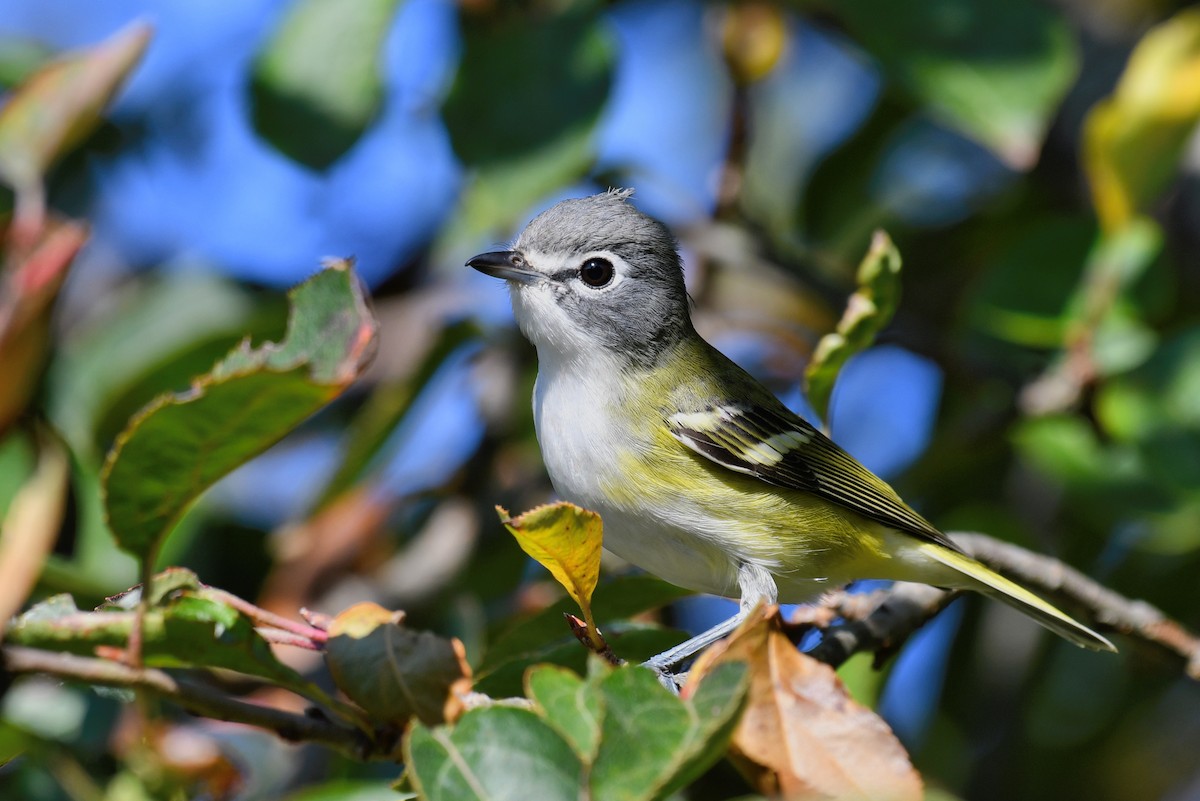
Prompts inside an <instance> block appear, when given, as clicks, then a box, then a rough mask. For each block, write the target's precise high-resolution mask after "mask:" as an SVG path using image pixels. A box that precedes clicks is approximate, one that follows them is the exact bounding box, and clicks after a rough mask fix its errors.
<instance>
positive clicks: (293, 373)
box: [102, 262, 376, 559]
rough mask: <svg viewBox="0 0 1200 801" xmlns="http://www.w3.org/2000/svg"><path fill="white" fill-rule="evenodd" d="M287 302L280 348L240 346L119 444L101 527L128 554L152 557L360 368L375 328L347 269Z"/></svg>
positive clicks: (147, 412) (138, 422)
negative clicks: (196, 508)
mask: <svg viewBox="0 0 1200 801" xmlns="http://www.w3.org/2000/svg"><path fill="white" fill-rule="evenodd" d="M289 298H290V301H291V304H292V313H291V317H290V319H289V321H288V331H287V335H286V337H285V338H284V340H283V341H282V342H281V343H279V344H266V345H263V346H262V347H259V348H256V349H253V350H252V349H251V348H250V347H249V343H248V342H243V343H242V346H241V347H240V348H238V349H236V350H234V351H233V352H232V353H230V354H229V355H228V356H227V357H226V358H225V359H224V360H223V361H221V362H219V363H218V364H217V365H216V366H215V367H214V368H213V370H212V371H211V372H210V373H209V374H207V375H205V376H201V377H200V378H198V379H196V381H195V382H194V384H193V387H192V389H191V390H190V391H188V392H185V393H181V394H174V395H164V396H162V397H160V398H159V399H157V400H156V401H154V402H152V403H151V404H150V405H149V406H147V407H146V408H145V409H143V410H142V411H141V412H140V413H139V414H138V415H136V416H135V417H134V418H133V420H131V421H130V423H129V426H128V427H127V428H126V429H125V431H124V432H123V433H122V434H121V435H120V437H118V438H117V443H116V445H115V446H114V448H113V450H112V451H111V452H110V453H109V455H108V458H107V460H106V461H105V465H104V471H103V474H102V476H103V481H104V489H105V503H106V510H107V516H108V523H109V526H110V527H111V528H112V531H113V535H114V536H115V537H116V539H117V542H118V543H119V544H120V545H121V547H122V548H124V549H125V550H127V551H130V552H131V553H133V554H135V555H137V556H139V557H140V558H142V559H147V558H149V557H152V556H153V555H154V554H155V553H156V552H157V550H158V548H159V546H160V545H161V542H162V540H163V538H164V537H165V536H166V535H167V534H168V533H169V532H170V530H171V529H172V528H173V527H174V525H175V523H176V522H177V521H178V520H179V518H180V516H181V515H182V514H183V512H184V511H185V510H186V509H187V508H188V506H189V505H190V504H191V503H192V502H193V501H194V500H195V499H196V498H197V497H198V496H199V495H200V493H202V492H203V491H204V490H206V489H207V488H208V487H210V486H211V485H212V484H213V483H214V482H216V480H217V479H219V478H221V477H222V476H224V475H226V474H227V473H229V472H230V471H232V470H233V469H234V468H236V467H238V466H239V465H241V464H243V463H245V462H246V461H248V460H249V459H251V458H253V457H254V456H257V455H258V454H259V453H261V452H262V451H264V450H266V449H267V448H268V447H270V446H271V445H273V444H274V443H275V442H278V441H279V440H280V439H281V438H282V437H283V436H284V435H285V434H287V433H288V432H289V431H291V430H292V429H293V428H295V427H296V426H297V425H299V424H300V423H301V422H303V421H304V420H305V419H306V418H307V417H309V416H310V415H311V414H313V413H314V412H315V411H317V410H318V409H320V408H321V407H322V406H324V405H325V404H326V403H328V402H329V401H330V400H332V399H333V398H334V397H336V396H337V395H338V394H340V393H341V392H342V390H344V389H345V388H346V387H347V386H348V385H349V384H350V383H351V382H352V381H353V380H354V379H355V378H356V377H357V376H358V374H359V373H360V372H361V371H362V369H363V368H364V367H365V365H366V363H367V362H368V360H369V358H370V355H371V353H372V349H373V346H374V342H375V332H376V323H375V320H374V318H373V317H372V315H371V313H370V311H369V310H368V308H367V305H366V300H365V298H364V297H363V294H362V289H361V287H360V286H359V283H358V279H357V278H356V277H355V275H354V274H353V272H352V271H351V269H350V266H349V264H348V263H347V262H340V263H337V264H335V265H334V266H331V267H329V268H327V269H325V270H323V271H321V272H320V273H318V274H317V275H315V276H314V277H313V278H311V279H309V280H308V281H306V282H305V283H304V284H301V285H300V286H299V287H297V288H296V289H294V290H292V292H291V293H289Z"/></svg>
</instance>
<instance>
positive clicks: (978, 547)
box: [950, 532, 1200, 680]
mask: <svg viewBox="0 0 1200 801" xmlns="http://www.w3.org/2000/svg"><path fill="white" fill-rule="evenodd" d="M950 536H951V537H952V538H953V539H954V541H955V542H956V543H958V544H959V545H960V546H962V548H963V550H965V551H966V552H967V553H969V554H971V555H972V556H974V557H975V558H976V559H978V560H979V561H980V562H983V563H984V564H985V565H987V566H988V567H990V568H992V569H993V570H995V571H996V572H998V573H1002V574H1003V575H1005V576H1007V577H1009V578H1011V579H1013V580H1015V581H1018V582H1020V583H1021V584H1024V585H1025V586H1027V587H1029V588H1031V589H1034V590H1040V591H1041V592H1043V593H1045V594H1047V595H1050V596H1052V597H1053V598H1054V600H1056V601H1060V602H1062V603H1064V604H1069V605H1070V606H1071V607H1072V609H1073V610H1074V609H1079V610H1083V611H1084V612H1086V617H1087V618H1088V620H1089V621H1090V622H1091V623H1093V624H1095V626H1096V627H1097V628H1101V629H1106V630H1108V631H1114V632H1117V633H1120V634H1124V635H1126V636H1129V637H1134V638H1136V639H1139V640H1144V641H1146V642H1149V643H1153V644H1154V645H1157V646H1159V647H1161V648H1164V649H1166V650H1167V651H1170V652H1171V653H1173V654H1176V655H1178V656H1181V657H1183V659H1184V661H1185V662H1186V664H1187V667H1186V670H1187V674H1188V675H1189V676H1190V677H1192V678H1193V679H1197V680H1200V637H1197V636H1196V635H1195V634H1194V633H1192V632H1190V631H1188V630H1187V629H1186V628H1184V626H1182V625H1181V624H1179V623H1178V622H1176V621H1174V620H1171V619H1170V618H1169V617H1167V616H1166V615H1165V614H1163V612H1162V611H1161V610H1160V609H1158V608H1157V607H1155V606H1152V605H1151V604H1148V603H1146V602H1145V601H1137V600H1133V599H1130V598H1126V597H1125V596H1123V595H1121V594H1120V593H1117V592H1114V591H1112V590H1110V589H1108V588H1107V587H1105V586H1103V585H1102V584H1100V583H1099V582H1097V581H1095V580H1093V579H1091V578H1088V577H1087V576H1085V575H1084V574H1083V573H1080V572H1079V571H1078V570H1076V569H1075V568H1073V567H1071V566H1069V565H1066V564H1063V563H1062V562H1060V561H1059V560H1057V559H1054V558H1052V557H1049V556H1043V555H1042V554H1038V553H1033V552H1032V551H1027V550H1025V549H1024V548H1021V547H1020V546H1017V545H1013V544H1012V543H1009V542H1003V541H1001V540H997V539H994V538H992V537H989V536H987V535H986V534H975V533H970V532H954V533H952V534H951V535H950Z"/></svg>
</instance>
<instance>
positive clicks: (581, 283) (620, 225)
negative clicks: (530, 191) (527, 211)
mask: <svg viewBox="0 0 1200 801" xmlns="http://www.w3.org/2000/svg"><path fill="white" fill-rule="evenodd" d="M629 195H630V193H629V192H628V191H620V192H607V193H605V194H600V195H592V196H591V197H585V198H578V199H575V200H564V201H563V202H561V203H558V204H557V205H555V206H553V207H552V208H550V209H548V210H547V211H545V212H542V213H541V214H540V215H538V216H537V217H536V218H534V220H533V221H532V222H531V223H529V225H528V226H527V227H526V228H525V230H524V231H523V232H522V233H521V235H520V237H518V239H517V242H516V244H515V245H514V246H513V249H512V250H506V251H497V252H494V253H485V254H483V255H480V256H476V257H475V258H473V259H471V260H470V261H469V262H467V263H468V264H469V265H470V266H471V267H474V268H475V269H477V270H480V271H481V272H484V273H487V274H488V275H493V276H496V277H497V278H504V279H506V280H507V281H508V282H509V287H510V289H511V290H512V296H513V311H514V313H515V314H516V317H517V322H518V323H519V324H520V326H521V330H522V331H523V332H524V333H525V336H527V337H528V338H529V339H530V341H532V342H533V343H534V345H536V346H537V347H538V353H539V359H545V358H547V357H565V358H569V359H570V358H587V357H595V356H598V355H601V353H602V352H603V353H607V354H609V355H612V356H614V357H618V358H625V359H626V360H628V361H631V362H634V363H637V364H641V365H645V366H649V365H651V364H653V363H654V362H655V360H656V359H657V358H658V357H659V356H660V355H661V354H662V353H664V352H665V351H667V350H668V349H669V348H670V347H671V346H672V345H674V344H675V343H677V342H678V341H679V340H680V339H681V338H682V337H683V336H684V334H685V333H686V332H687V331H689V330H691V321H690V319H689V316H688V305H687V291H686V289H685V288H684V284H683V268H682V266H681V264H680V261H679V254H678V253H677V251H676V246H675V239H674V237H672V236H671V233H670V231H668V230H667V227H666V226H665V225H663V224H662V223H660V222H658V221H657V220H655V219H652V218H650V217H647V216H646V215H645V214H642V213H641V212H640V211H638V210H637V209H636V208H634V207H633V205H632V204H630V203H629V202H628V198H629ZM546 348H548V349H550V352H548V353H544V352H543V349H546ZM598 349H599V350H598Z"/></svg>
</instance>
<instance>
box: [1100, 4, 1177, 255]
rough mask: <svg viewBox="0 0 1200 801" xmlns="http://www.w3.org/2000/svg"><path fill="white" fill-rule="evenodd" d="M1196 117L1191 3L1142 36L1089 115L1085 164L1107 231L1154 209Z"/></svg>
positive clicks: (1169, 180)
mask: <svg viewBox="0 0 1200 801" xmlns="http://www.w3.org/2000/svg"><path fill="white" fill-rule="evenodd" d="M1197 120H1200V10H1198V9H1189V10H1186V11H1181V12H1180V13H1178V14H1176V15H1175V16H1174V17H1172V18H1171V19H1169V20H1167V21H1166V22H1164V23H1162V24H1161V25H1158V26H1157V27H1155V28H1152V29H1151V30H1150V32H1149V33H1147V34H1146V35H1145V36H1144V37H1143V38H1142V40H1141V42H1139V43H1138V45H1137V47H1136V48H1134V51H1133V53H1132V55H1131V56H1130V57H1129V64H1128V65H1127V66H1126V68H1125V72H1124V74H1122V76H1121V80H1120V82H1119V83H1118V84H1117V88H1116V91H1115V92H1113V94H1112V95H1111V96H1110V97H1108V98H1106V99H1105V100H1102V101H1101V102H1099V103H1097V104H1096V106H1095V107H1094V108H1093V109H1092V110H1091V112H1089V114H1088V116H1087V119H1086V120H1085V122H1084V138H1083V161H1084V168H1085V170H1086V172H1087V177H1088V182H1089V184H1090V185H1091V189H1092V202H1093V203H1094V204H1095V206H1096V214H1097V216H1098V217H1099V218H1100V224H1101V226H1102V227H1103V228H1104V230H1105V231H1106V232H1109V233H1112V232H1114V231H1116V230H1119V229H1121V228H1123V227H1124V226H1125V225H1127V224H1128V223H1130V222H1131V221H1133V220H1134V219H1136V218H1137V217H1138V216H1140V215H1142V214H1144V213H1145V212H1147V211H1148V210H1149V207H1150V206H1151V204H1152V203H1153V202H1154V201H1155V200H1156V199H1157V198H1158V197H1159V195H1160V194H1161V193H1162V191H1163V190H1164V189H1165V188H1166V187H1167V185H1168V184H1169V183H1170V182H1171V180H1172V179H1173V178H1174V176H1175V173H1176V171H1177V170H1178V166H1179V161H1180V159H1181V157H1182V155H1183V150H1184V147H1185V146H1186V144H1187V141H1188V139H1189V137H1190V136H1191V133H1192V131H1193V129H1194V128H1195V127H1196V122H1197Z"/></svg>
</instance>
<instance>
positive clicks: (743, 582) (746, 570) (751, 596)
mask: <svg viewBox="0 0 1200 801" xmlns="http://www.w3.org/2000/svg"><path fill="white" fill-rule="evenodd" d="M738 589H739V590H740V591H741V596H742V597H741V602H740V604H739V606H740V608H739V609H738V613H737V614H736V615H734V616H733V617H731V618H729V619H728V620H726V621H724V622H722V623H718V624H717V625H715V626H713V627H712V628H711V629H709V630H708V631H703V632H701V633H699V634H697V635H696V636H695V637H692V638H691V639H690V640H686V641H685V642H681V643H680V644H679V645H676V646H675V647H674V648H672V649H670V650H668V651H663V652H662V653H661V654H659V655H658V656H654V657H651V658H650V659H647V660H646V661H645V662H643V663H642V664H643V665H645V666H646V667H648V668H653V669H654V670H656V671H658V672H659V673H662V672H664V671H666V670H669V669H670V668H671V667H673V666H675V665H678V664H679V663H680V662H682V661H684V660H685V659H687V658H688V657H690V656H693V655H694V654H697V653H699V652H700V651H702V650H704V649H705V648H707V647H708V646H710V645H712V644H713V643H714V642H716V641H717V640H719V639H721V638H722V637H726V636H728V635H729V634H730V633H731V632H732V631H733V630H734V629H736V628H737V627H738V626H740V625H741V624H742V621H743V620H745V619H746V616H747V615H749V614H750V612H751V610H753V609H754V607H755V606H757V605H758V603H759V602H760V601H762V602H765V603H768V604H773V603H775V599H776V596H777V594H778V590H777V589H776V587H775V579H774V578H772V577H771V574H770V573H768V572H767V571H766V569H765V568H763V567H760V566H758V565H745V564H744V565H742V566H741V567H739V568H738Z"/></svg>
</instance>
